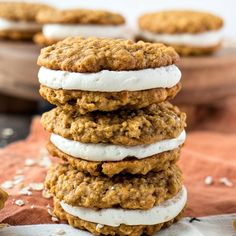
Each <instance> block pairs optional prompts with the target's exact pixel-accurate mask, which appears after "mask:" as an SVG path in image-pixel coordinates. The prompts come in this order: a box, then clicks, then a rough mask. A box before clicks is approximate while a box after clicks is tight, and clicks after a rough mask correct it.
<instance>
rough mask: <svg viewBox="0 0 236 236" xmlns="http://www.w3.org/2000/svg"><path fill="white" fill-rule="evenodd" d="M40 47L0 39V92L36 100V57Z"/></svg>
mask: <svg viewBox="0 0 236 236" xmlns="http://www.w3.org/2000/svg"><path fill="white" fill-rule="evenodd" d="M39 52H40V47H38V46H37V45H35V44H33V43H31V42H10V41H0V93H1V94H6V95H13V96H15V97H21V98H26V99H30V100H38V99H39V94H38V88H39V83H38V78H37V74H38V69H39V67H38V66H37V64H36V62H37V57H38V55H39Z"/></svg>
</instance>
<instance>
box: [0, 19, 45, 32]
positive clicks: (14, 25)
mask: <svg viewBox="0 0 236 236" xmlns="http://www.w3.org/2000/svg"><path fill="white" fill-rule="evenodd" d="M0 29H1V30H18V31H32V30H40V29H41V25H40V24H38V23H36V22H26V21H9V20H5V19H3V18H0Z"/></svg>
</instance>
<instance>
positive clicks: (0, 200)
mask: <svg viewBox="0 0 236 236" xmlns="http://www.w3.org/2000/svg"><path fill="white" fill-rule="evenodd" d="M7 198H8V194H7V193H6V192H5V191H3V190H2V189H1V188H0V210H1V209H2V208H3V207H4V203H5V202H6V200H7Z"/></svg>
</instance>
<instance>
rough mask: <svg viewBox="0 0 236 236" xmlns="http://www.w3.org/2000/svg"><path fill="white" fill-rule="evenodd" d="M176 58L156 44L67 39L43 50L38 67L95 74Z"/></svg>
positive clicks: (170, 50)
mask: <svg viewBox="0 0 236 236" xmlns="http://www.w3.org/2000/svg"><path fill="white" fill-rule="evenodd" d="M178 58H179V56H178V54H177V53H176V52H175V50H174V49H173V48H171V47H166V46H164V45H163V44H159V43H144V42H142V41H139V42H137V43H135V42H133V41H130V40H124V39H97V38H87V39H83V38H80V37H70V38H67V39H65V40H63V41H61V42H58V43H56V44H53V45H52V46H49V47H46V48H43V49H42V50H41V54H40V56H39V58H38V65H39V66H44V67H46V68H49V69H52V70H62V71H70V72H81V73H86V72H99V71H101V70H112V71H122V70H126V71H128V70H141V69H146V68H156V67H161V66H168V65H171V64H174V63H175V62H176V61H177V60H178Z"/></svg>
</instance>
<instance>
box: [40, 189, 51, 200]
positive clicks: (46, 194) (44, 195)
mask: <svg viewBox="0 0 236 236" xmlns="http://www.w3.org/2000/svg"><path fill="white" fill-rule="evenodd" d="M42 196H43V197H44V198H47V199H48V198H51V197H52V195H51V193H49V192H48V191H47V190H46V189H44V190H43V192H42Z"/></svg>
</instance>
